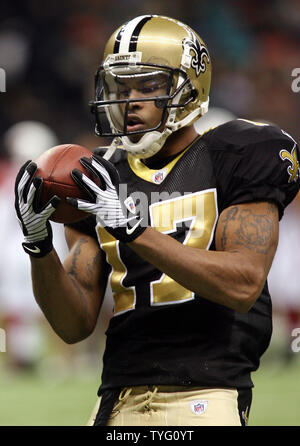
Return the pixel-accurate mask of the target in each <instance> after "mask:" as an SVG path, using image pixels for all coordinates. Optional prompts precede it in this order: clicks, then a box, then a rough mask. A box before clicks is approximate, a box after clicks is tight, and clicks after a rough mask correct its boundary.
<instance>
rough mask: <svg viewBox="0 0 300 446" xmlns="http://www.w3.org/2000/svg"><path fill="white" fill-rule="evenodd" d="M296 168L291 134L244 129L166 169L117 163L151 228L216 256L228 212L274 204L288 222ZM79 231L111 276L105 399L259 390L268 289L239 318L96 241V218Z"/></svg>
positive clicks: (207, 139)
mask: <svg viewBox="0 0 300 446" xmlns="http://www.w3.org/2000/svg"><path fill="white" fill-rule="evenodd" d="M298 159H299V149H298V147H297V144H296V143H295V141H294V140H293V138H291V137H290V136H289V135H287V134H286V133H285V132H283V131H282V130H280V129H279V128H277V127H275V126H269V125H263V124H255V123H252V122H249V121H246V120H239V119H238V120H234V121H231V122H229V123H226V124H224V125H221V126H219V127H216V128H215V129H213V130H210V131H208V132H207V133H205V134H204V135H202V136H199V138H197V139H196V140H195V141H194V142H193V144H191V146H190V147H188V148H187V149H186V150H184V151H183V152H181V153H180V154H178V155H177V156H176V157H175V158H173V159H171V160H165V163H166V164H165V165H163V166H155V168H154V166H152V168H151V165H150V166H149V165H148V166H146V165H145V164H144V163H143V162H142V161H141V160H138V159H136V158H133V157H132V156H131V155H127V153H125V152H118V153H117V154H116V155H114V157H113V158H112V159H111V161H112V162H113V163H114V164H115V166H116V168H117V169H118V171H119V174H120V178H121V183H124V184H127V193H128V194H130V195H132V196H133V197H134V198H135V199H137V201H138V200H139V199H140V210H141V213H143V216H144V218H149V220H148V222H149V224H150V225H151V226H153V227H154V228H155V229H157V230H158V231H161V232H164V233H167V234H169V235H170V236H171V237H174V238H175V239H176V240H178V241H180V242H181V243H184V244H186V245H187V246H193V247H196V248H199V249H211V250H214V249H215V244H214V237H215V229H216V225H217V221H218V216H219V215H220V213H221V212H222V211H223V210H224V209H225V208H226V207H228V206H231V205H233V204H238V203H245V202H253V201H257V200H268V201H272V202H275V203H276V204H277V206H278V209H279V215H280V218H281V217H282V215H283V212H284V208H285V207H286V206H287V205H288V204H289V202H290V201H291V200H293V198H294V197H295V195H296V193H297V192H298V190H299V163H298ZM145 203H146V204H145ZM182 209H184V210H185V211H184V213H182ZM199 210H200V212H199ZM165 214H168V215H169V219H167V223H165V224H164V222H163V219H164V215H165ZM74 226H75V227H77V229H79V230H81V231H82V232H86V233H88V234H90V235H94V237H97V238H98V240H99V243H100V246H101V249H102V250H103V251H104V252H105V254H106V260H107V263H108V264H109V265H110V267H111V272H110V275H109V280H110V283H111V287H112V291H113V295H114V316H113V317H112V318H111V320H110V324H109V327H108V330H107V333H106V334H107V342H106V349H105V353H104V358H103V365H104V367H103V373H102V384H101V387H100V389H99V392H100V393H101V391H103V390H105V389H107V388H113V387H122V386H134V385H152V384H156V385H159V384H161V385H162V384H165V385H191V386H200V387H235V388H246V387H251V386H252V381H251V377H250V373H251V372H252V371H254V370H256V369H257V367H258V365H259V361H260V357H261V355H262V354H263V352H264V351H265V350H266V348H267V346H268V344H269V342H270V338H271V332H272V317H271V312H272V309H271V299H270V295H269V291H268V287H267V284H265V287H264V289H263V291H262V293H261V295H260V297H259V298H258V299H257V301H256V303H255V304H254V305H253V307H252V308H251V309H250V311H248V312H247V313H238V312H236V311H234V310H232V309H229V308H227V307H225V306H223V305H219V304H216V303H212V302H210V301H208V300H206V299H205V298H203V297H201V296H198V295H196V294H194V293H193V292H191V291H190V290H188V289H185V288H184V287H182V286H181V285H180V284H178V283H177V282H176V281H174V280H173V279H171V278H170V277H168V276H167V275H166V274H164V273H162V272H161V271H159V270H158V269H156V268H155V267H154V266H152V265H151V264H149V263H148V262H146V261H144V260H143V259H141V258H140V257H139V256H138V255H137V254H136V253H135V252H133V251H132V250H131V249H130V248H129V247H128V246H127V245H126V244H123V243H121V242H119V241H117V240H115V239H114V237H113V236H111V235H110V234H108V233H107V231H105V229H103V228H100V227H97V228H96V231H95V219H94V218H93V217H91V218H88V219H87V220H85V221H83V222H80V223H78V224H77V225H74Z"/></svg>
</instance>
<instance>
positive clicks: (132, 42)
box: [129, 15, 153, 52]
mask: <svg viewBox="0 0 300 446" xmlns="http://www.w3.org/2000/svg"><path fill="white" fill-rule="evenodd" d="M152 17H153V16H152V15H150V16H148V17H145V18H144V19H143V20H141V21H140V23H138V24H137V25H136V27H135V29H134V31H133V33H132V36H131V39H130V44H129V52H131V51H136V47H137V42H138V38H139V35H140V32H141V30H142V28H143V26H144V25H145V23H147V22H148V21H149V20H150V19H152Z"/></svg>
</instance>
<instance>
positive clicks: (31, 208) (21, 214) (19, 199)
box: [15, 161, 60, 257]
mask: <svg viewBox="0 0 300 446" xmlns="http://www.w3.org/2000/svg"><path fill="white" fill-rule="evenodd" d="M36 170H37V165H36V163H34V162H32V161H27V162H26V163H25V164H24V165H23V166H22V167H21V169H20V171H19V173H18V175H17V178H16V183H15V208H16V213H17V218H18V220H19V223H20V226H21V229H22V231H23V234H24V242H23V243H22V246H23V248H24V251H25V252H26V253H27V254H30V255H31V256H33V257H44V256H45V255H46V254H48V253H49V252H50V251H51V250H52V248H53V245H52V229H51V225H50V222H49V217H50V216H51V214H52V213H53V212H54V211H55V209H56V208H57V206H58V204H59V201H60V199H59V198H58V197H57V196H54V197H53V198H52V199H51V200H50V201H49V202H48V203H47V204H46V205H45V206H43V207H41V206H40V205H39V197H40V194H41V188H42V184H43V180H42V178H40V177H35V176H34V174H35V172H36Z"/></svg>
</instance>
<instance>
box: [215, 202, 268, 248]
mask: <svg viewBox="0 0 300 446" xmlns="http://www.w3.org/2000/svg"><path fill="white" fill-rule="evenodd" d="M274 212H277V210H276V207H275V206H274V205H272V204H270V205H269V208H268V211H267V212H266V213H264V214H258V213H255V212H254V211H253V210H252V209H245V208H244V209H239V208H238V207H237V206H234V207H232V208H230V209H229V210H228V212H227V213H226V214H225V216H224V218H225V220H224V222H223V224H224V226H223V231H222V236H221V247H222V249H223V250H225V248H226V246H227V244H228V242H229V240H228V236H227V227H228V223H229V222H230V221H232V220H235V222H236V230H235V233H234V235H235V237H234V239H233V240H232V241H233V242H234V243H235V244H238V245H241V246H244V247H246V248H248V249H250V250H254V251H255V252H257V253H259V254H267V253H268V250H269V247H270V241H271V239H272V235H273V234H274V230H275V229H274V223H273V220H272V218H270V215H269V213H272V214H273V213H274Z"/></svg>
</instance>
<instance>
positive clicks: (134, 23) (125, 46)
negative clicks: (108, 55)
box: [118, 15, 152, 53]
mask: <svg viewBox="0 0 300 446" xmlns="http://www.w3.org/2000/svg"><path fill="white" fill-rule="evenodd" d="M151 18H152V16H151V15H141V16H139V17H136V18H135V19H133V20H130V22H128V23H127V25H126V26H125V28H124V30H123V32H122V36H121V41H120V47H119V51H118V52H119V53H128V52H129V46H130V43H131V38H132V35H133V34H134V31H135V29H136V28H138V27H139V25H143V23H146V22H147V21H148V20H150V19H151ZM142 22H143V23H142ZM134 51H135V50H134Z"/></svg>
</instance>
